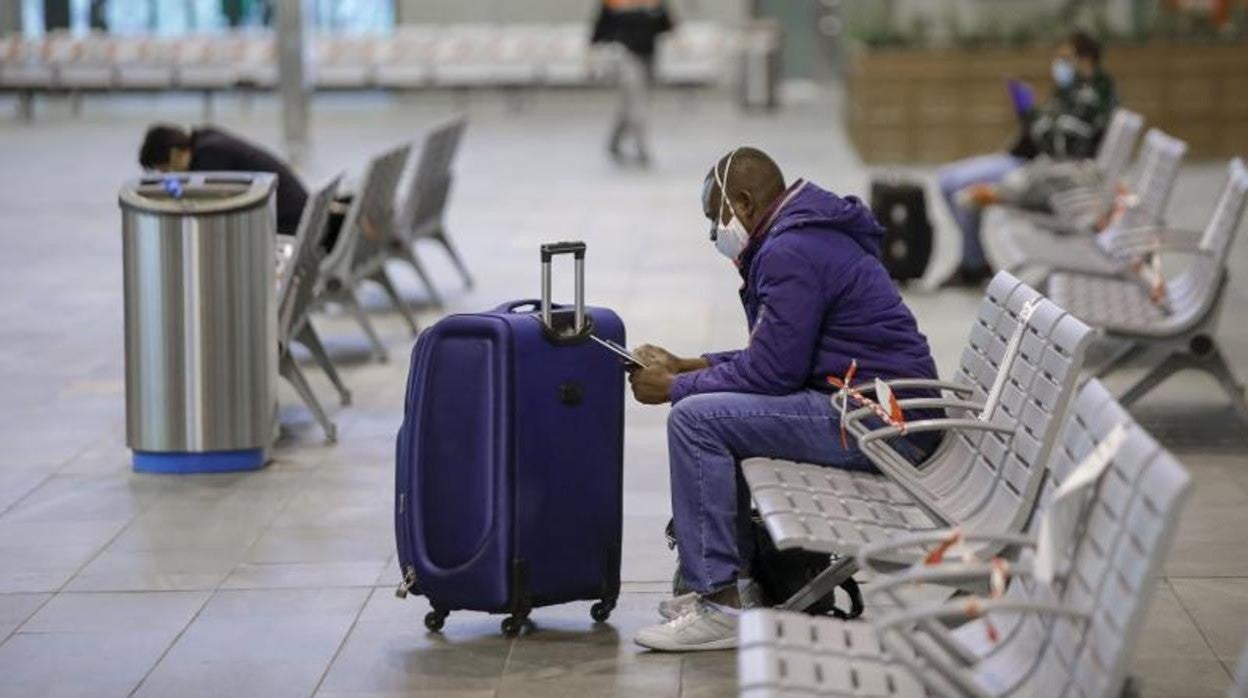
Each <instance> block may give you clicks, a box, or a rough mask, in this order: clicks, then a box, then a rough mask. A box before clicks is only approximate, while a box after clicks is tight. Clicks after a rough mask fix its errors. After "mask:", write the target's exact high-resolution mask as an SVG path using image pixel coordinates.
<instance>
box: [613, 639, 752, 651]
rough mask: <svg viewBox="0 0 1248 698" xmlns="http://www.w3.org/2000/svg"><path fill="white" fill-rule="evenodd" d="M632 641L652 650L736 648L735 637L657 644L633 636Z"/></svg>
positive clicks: (716, 649) (718, 649)
mask: <svg viewBox="0 0 1248 698" xmlns="http://www.w3.org/2000/svg"><path fill="white" fill-rule="evenodd" d="M633 642H634V643H636V644H637V645H638V646H640V647H644V648H646V649H648V650H652V651H654V652H671V653H681V652H715V651H721V650H735V649H736V648H737V638H736V637H726V638H724V639H722V640H714V641H712V642H703V643H702V644H699V645H659V644H657V643H656V644H647V643H645V642H643V641H642V640H641V638H633Z"/></svg>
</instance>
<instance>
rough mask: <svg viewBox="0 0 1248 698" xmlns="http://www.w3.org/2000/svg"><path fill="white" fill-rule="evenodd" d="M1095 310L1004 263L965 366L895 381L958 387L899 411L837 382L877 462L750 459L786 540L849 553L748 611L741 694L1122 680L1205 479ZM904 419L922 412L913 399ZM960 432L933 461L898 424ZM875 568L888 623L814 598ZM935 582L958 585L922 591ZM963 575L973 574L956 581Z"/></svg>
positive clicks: (761, 503) (932, 691)
mask: <svg viewBox="0 0 1248 698" xmlns="http://www.w3.org/2000/svg"><path fill="white" fill-rule="evenodd" d="M1094 335H1095V332H1094V330H1093V328H1091V327H1089V326H1088V325H1087V324H1086V323H1084V322H1083V321H1081V320H1080V319H1079V318H1077V317H1076V316H1075V315H1073V314H1071V313H1070V312H1068V311H1067V310H1065V309H1063V308H1062V307H1061V306H1060V305H1058V304H1057V303H1054V302H1053V301H1052V300H1050V299H1047V298H1045V297H1043V296H1042V295H1041V294H1040V293H1038V292H1037V291H1035V290H1034V289H1032V288H1031V287H1029V286H1028V285H1026V284H1024V283H1023V282H1021V281H1019V280H1018V279H1017V278H1015V277H1013V276H1012V275H1010V274H1009V273H1008V272H1000V273H998V275H997V276H996V277H995V278H994V279H993V281H992V282H991V284H990V285H989V287H988V290H987V293H986V295H985V297H984V299H983V300H982V302H981V303H980V307H979V310H978V313H977V315H976V318H975V320H974V322H973V324H972V327H971V333H970V337H969V339H968V342H967V345H966V347H965V349H964V350H963V354H962V358H961V361H960V364H959V367H958V370H957V373H956V374H955V375H954V376H953V379H952V380H951V381H948V382H938V381H895V382H893V383H892V384H891V385H892V387H895V388H897V389H899V390H901V389H906V388H909V389H914V388H926V389H928V390H931V391H938V392H939V393H940V394H941V397H920V398H911V399H905V400H901V401H900V405H901V407H902V408H903V415H904V412H905V411H908V410H911V409H920V408H933V407H940V408H943V409H945V410H946V411H947V413H948V414H949V415H950V416H948V417H945V418H939V419H923V420H918V421H913V422H910V423H906V422H905V421H898V420H896V419H895V418H891V417H890V419H889V423H881V422H880V421H879V420H878V419H876V418H875V417H874V415H876V414H877V412H876V410H874V409H872V408H871V407H870V406H866V407H859V406H858V404H859V403H858V401H859V400H866V399H869V397H868V396H869V395H871V394H872V393H873V390H874V387H873V386H861V388H860V390H859V391H858V394H859V395H860V396H861V397H859V398H855V397H853V396H852V395H851V394H850V393H849V392H848V391H842V392H841V393H840V394H838V396H837V398H836V399H837V400H838V401H839V404H840V405H842V406H844V407H845V409H846V410H847V411H848V413H847V417H848V418H847V423H846V426H847V429H848V431H849V432H851V433H852V434H853V435H854V438H855V439H856V440H857V442H858V444H859V445H860V447H861V449H862V450H863V452H864V453H865V454H867V456H868V457H869V458H870V459H871V461H872V462H873V463H874V464H875V465H876V466H877V467H878V468H879V470H880V473H879V474H874V475H873V474H864V473H852V474H850V473H844V472H841V471H837V470H835V469H825V468H821V467H817V466H813V465H805V464H799V463H792V462H785V461H777V460H771V459H751V460H747V461H745V462H744V463H743V464H742V468H743V470H744V474H745V478H746V481H747V483H748V485H749V488H750V492H751V494H752V496H753V498H754V501H755V503H756V504H757V506H758V509H759V513H760V514H761V516H762V518H763V520H764V522H765V524H766V527H767V530H768V532H769V533H770V535H771V536H772V537H773V539H774V540H775V542H776V545H777V547H778V548H781V549H803V550H808V551H815V552H821V553H827V554H829V555H830V556H831V558H830V559H831V564H830V565H829V567H828V568H827V570H826V571H825V572H824V573H823V574H821V575H820V576H819V577H818V578H816V579H815V580H814V581H812V582H811V584H810V585H809V586H808V588H807V589H804V590H803V591H802V592H799V593H798V594H796V595H795V596H794V598H793V599H790V601H789V602H787V603H785V604H783V605H782V607H781V608H780V609H759V610H749V611H746V612H745V613H744V614H743V616H742V618H741V623H740V630H739V633H740V638H739V640H740V643H739V644H740V648H741V650H740V655H739V658H738V675H739V685H740V691H741V695H743V696H749V697H750V698H762V697H770V696H786V697H789V696H1004V695H1037V696H1039V695H1045V696H1050V695H1051V696H1114V695H1120V694H1122V693H1123V692H1124V689H1125V688H1126V687H1127V686H1129V685H1132V684H1131V680H1130V677H1129V676H1128V667H1129V666H1130V660H1131V654H1132V651H1133V648H1134V646H1135V642H1136V639H1137V638H1138V635H1139V633H1140V629H1141V626H1142V623H1143V620H1144V618H1145V616H1146V614H1147V610H1148V606H1149V603H1150V600H1151V596H1152V594H1153V592H1154V590H1155V588H1156V584H1155V582H1154V579H1155V577H1156V576H1157V575H1158V574H1159V571H1160V569H1161V565H1162V561H1163V559H1164V557H1165V555H1166V553H1167V551H1168V549H1169V547H1170V544H1171V542H1172V539H1173V536H1174V531H1175V528H1176V525H1177V521H1178V518H1179V513H1180V511H1181V509H1182V505H1183V502H1184V500H1185V497H1186V495H1187V493H1188V491H1189V490H1190V487H1191V478H1190V476H1189V475H1188V473H1187V472H1186V470H1185V469H1184V468H1183V467H1182V466H1181V465H1180V464H1179V463H1178V462H1177V461H1176V460H1175V458H1174V457H1173V456H1172V455H1171V454H1169V453H1168V452H1167V451H1166V450H1165V449H1164V448H1162V447H1161V446H1160V445H1158V443H1157V442H1156V441H1155V440H1154V438H1153V437H1152V436H1151V435H1150V434H1149V433H1148V432H1147V431H1146V430H1144V429H1143V428H1141V427H1140V425H1138V424H1137V423H1135V422H1134V421H1133V420H1132V418H1131V417H1130V415H1129V414H1128V413H1127V411H1126V410H1125V408H1123V407H1122V406H1121V405H1120V404H1119V403H1118V401H1117V400H1115V399H1114V397H1113V396H1112V395H1111V394H1110V393H1109V392H1108V391H1107V390H1106V389H1105V388H1104V387H1103V386H1102V384H1101V383H1100V382H1099V381H1098V380H1097V379H1095V378H1090V379H1088V380H1086V381H1085V382H1083V383H1082V384H1080V383H1079V381H1078V376H1079V373H1080V371H1081V369H1082V367H1083V357H1084V353H1085V350H1086V348H1087V347H1088V345H1089V344H1090V343H1091V342H1092V341H1093V340H1094ZM903 420H904V417H903ZM923 431H940V432H944V433H945V438H944V440H943V443H942V446H941V447H940V448H939V449H938V450H937V451H936V452H935V453H934V454H933V455H932V456H931V457H929V459H928V460H927V462H925V463H922V464H920V465H919V466H918V467H917V468H916V467H914V466H911V465H909V463H908V462H907V461H905V460H904V458H903V457H902V455H901V454H900V453H899V452H898V451H897V450H896V448H895V446H894V444H893V442H892V441H891V440H890V439H892V437H895V436H898V435H900V434H910V433H916V432H923ZM858 569H864V570H869V571H870V572H872V573H873V574H874V576H873V578H872V580H871V584H870V587H869V591H868V598H869V599H870V601H871V602H872V609H873V612H872V619H871V620H870V622H849V621H844V620H840V619H836V618H829V617H814V616H809V615H805V614H802V613H797V612H795V611H801V610H804V608H805V606H806V604H805V600H809V599H813V598H818V597H820V596H822V595H823V594H825V593H827V592H828V591H830V590H831V589H833V588H834V587H835V586H836V585H838V584H839V583H840V582H841V581H843V580H845V579H847V578H848V577H849V576H850V575H852V574H853V573H854V572H855V571H857V570H858ZM917 585H935V586H937V587H942V588H944V589H945V590H946V591H947V592H948V593H947V594H945V595H944V596H943V597H942V600H937V601H932V600H930V599H928V600H923V599H922V598H920V597H919V596H918V595H915V594H913V593H911V590H913V589H914V588H915V587H916V586H917ZM954 592H960V595H955V594H954Z"/></svg>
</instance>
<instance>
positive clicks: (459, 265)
mask: <svg viewBox="0 0 1248 698" xmlns="http://www.w3.org/2000/svg"><path fill="white" fill-rule="evenodd" d="M433 238H434V239H435V240H437V241H438V242H440V243H442V246H443V247H445V248H446V254H447V255H448V256H449V257H450V258H451V263H452V264H454V265H455V268H456V269H457V270H458V271H459V275H460V276H462V277H464V286H466V287H467V288H472V287H473V285H474V284H475V282H474V281H473V280H472V274H469V273H468V265H466V264H464V259H463V258H462V257H460V256H459V250H457V249H455V245H453V244H451V239H450V238H449V237H447V236H446V231H444V230H442V229H441V228H439V229H438V232H437V233H436V234H435V235H434V236H433Z"/></svg>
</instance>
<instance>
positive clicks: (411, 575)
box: [394, 567, 416, 599]
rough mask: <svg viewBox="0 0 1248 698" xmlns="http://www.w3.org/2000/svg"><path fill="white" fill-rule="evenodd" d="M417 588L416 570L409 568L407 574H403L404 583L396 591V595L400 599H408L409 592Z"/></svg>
mask: <svg viewBox="0 0 1248 698" xmlns="http://www.w3.org/2000/svg"><path fill="white" fill-rule="evenodd" d="M414 586H416V568H415V567H408V568H407V572H405V573H404V574H403V581H401V582H399V588H398V589H395V590H394V595H395V596H397V597H399V598H400V599H406V598H407V592H409V591H411V589H412V587H414Z"/></svg>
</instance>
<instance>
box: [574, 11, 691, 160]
mask: <svg viewBox="0 0 1248 698" xmlns="http://www.w3.org/2000/svg"><path fill="white" fill-rule="evenodd" d="M672 27H673V23H672V17H671V15H670V14H669V13H668V11H667V6H666V5H665V4H664V3H663V1H662V0H603V2H602V6H601V7H600V8H599V11H598V19H597V20H596V21H595V22H594V32H593V36H592V37H591V38H590V43H592V44H614V45H617V46H618V47H619V50H618V51H617V55H616V60H615V79H616V82H617V86H618V89H619V97H620V102H619V106H618V107H617V108H616V112H615V125H614V126H612V128H611V138H610V140H609V142H608V144H607V150H608V152H610V153H611V157H612V158H613V159H614V160H615V161H616V162H622V161H623V160H624V140H625V139H626V138H631V139H632V141H633V144H634V147H635V149H636V157H637V162H638V163H640V164H641V165H642V166H643V167H646V166H649V164H650V149H649V147H648V146H647V144H646V107H647V106H648V102H649V100H650V94H649V93H650V84H651V82H652V81H653V79H654V47H655V42H656V40H657V39H658V37H659V35H661V34H663V33H665V32H669V31H671V30H672Z"/></svg>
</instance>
